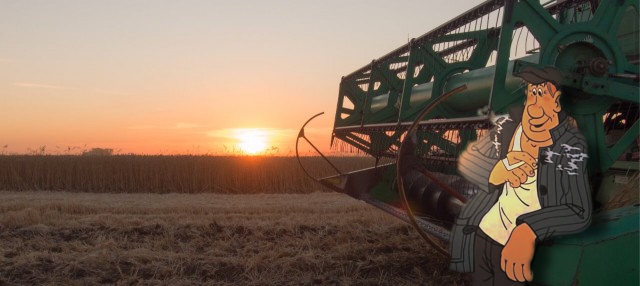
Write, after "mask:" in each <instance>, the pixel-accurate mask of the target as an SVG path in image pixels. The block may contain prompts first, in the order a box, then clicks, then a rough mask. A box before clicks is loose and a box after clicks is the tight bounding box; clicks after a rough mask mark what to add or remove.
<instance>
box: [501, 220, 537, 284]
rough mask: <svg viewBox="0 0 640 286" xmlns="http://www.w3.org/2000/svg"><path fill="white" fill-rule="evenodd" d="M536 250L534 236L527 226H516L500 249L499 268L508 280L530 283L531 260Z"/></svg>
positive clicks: (531, 273)
mask: <svg viewBox="0 0 640 286" xmlns="http://www.w3.org/2000/svg"><path fill="white" fill-rule="evenodd" d="M535 248H536V234H535V233H534V232H533V230H531V228H530V227H529V225H527V224H526V223H523V224H521V225H518V226H516V228H515V229H513V232H511V236H510V237H509V240H508V241H507V244H505V246H504V248H503V249H502V257H501V260H500V261H501V262H502V263H500V266H501V268H502V271H504V272H505V273H506V274H507V276H508V277H509V279H511V280H513V281H520V282H525V281H531V280H533V272H532V271H531V260H532V259H533V254H534V252H535Z"/></svg>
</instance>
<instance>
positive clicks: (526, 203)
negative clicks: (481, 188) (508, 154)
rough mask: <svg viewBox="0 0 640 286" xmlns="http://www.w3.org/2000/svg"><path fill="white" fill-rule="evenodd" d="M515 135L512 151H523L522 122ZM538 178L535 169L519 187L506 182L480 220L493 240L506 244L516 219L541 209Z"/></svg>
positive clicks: (482, 226) (481, 225) (484, 229)
mask: <svg viewBox="0 0 640 286" xmlns="http://www.w3.org/2000/svg"><path fill="white" fill-rule="evenodd" d="M513 136H514V140H513V147H512V148H511V151H522V148H521V147H520V138H521V136H522V124H521V125H520V126H518V130H516V133H515V134H514V135H513ZM498 164H502V162H498ZM537 178H538V170H534V174H533V176H532V177H528V178H527V181H526V182H525V183H524V184H521V185H520V186H519V187H517V188H512V187H511V185H509V183H505V184H504V188H503V189H502V194H501V195H500V197H499V198H498V202H496V204H495V205H493V207H492V208H491V209H490V210H489V212H488V213H487V214H486V215H485V216H484V217H483V218H482V220H481V221H480V229H482V231H484V232H485V233H486V234H487V235H488V236H489V237H491V238H492V239H493V240H495V241H497V242H498V243H500V244H502V245H505V244H506V243H507V241H508V240H509V237H510V236H511V232H512V231H513V229H514V228H515V227H516V219H517V218H518V217H519V216H520V215H523V214H526V213H530V212H532V211H536V210H539V209H540V201H539V199H538V187H537V184H536V181H537Z"/></svg>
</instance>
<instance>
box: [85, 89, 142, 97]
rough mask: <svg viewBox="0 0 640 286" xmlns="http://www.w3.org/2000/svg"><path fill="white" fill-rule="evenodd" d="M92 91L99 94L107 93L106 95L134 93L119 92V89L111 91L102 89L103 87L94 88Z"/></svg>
mask: <svg viewBox="0 0 640 286" xmlns="http://www.w3.org/2000/svg"><path fill="white" fill-rule="evenodd" d="M93 92H95V93H101V94H107V95H128V96H130V95H135V94H133V93H127V92H119V91H112V90H104V89H99V88H97V89H94V90H93Z"/></svg>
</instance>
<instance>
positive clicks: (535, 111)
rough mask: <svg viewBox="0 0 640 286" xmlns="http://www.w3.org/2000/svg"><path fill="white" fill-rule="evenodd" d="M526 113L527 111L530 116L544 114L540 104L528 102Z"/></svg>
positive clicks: (534, 116)
mask: <svg viewBox="0 0 640 286" xmlns="http://www.w3.org/2000/svg"><path fill="white" fill-rule="evenodd" d="M527 113H529V115H531V117H533V118H539V117H542V115H544V111H543V110H542V106H540V105H539V104H535V103H534V104H529V105H528V106H527Z"/></svg>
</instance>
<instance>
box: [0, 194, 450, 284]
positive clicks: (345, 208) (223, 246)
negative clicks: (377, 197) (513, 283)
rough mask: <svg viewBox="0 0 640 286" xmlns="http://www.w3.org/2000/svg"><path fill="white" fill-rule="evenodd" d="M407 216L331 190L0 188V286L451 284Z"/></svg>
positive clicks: (444, 268)
mask: <svg viewBox="0 0 640 286" xmlns="http://www.w3.org/2000/svg"><path fill="white" fill-rule="evenodd" d="M462 281H463V279H462V276H461V275H459V274H457V273H454V272H451V271H448V270H447V259H444V258H442V257H439V256H438V254H437V253H436V252H435V251H433V250H432V249H430V248H429V247H428V246H427V245H426V244H425V242H423V241H422V240H421V239H420V237H419V236H418V235H417V233H416V232H415V231H414V230H413V229H412V228H411V227H410V226H408V225H405V224H404V223H402V222H400V221H398V220H397V219H395V218H393V217H390V216H388V215H386V214H385V213H383V212H381V211H379V210H377V209H375V208H373V207H370V206H368V205H366V204H364V203H362V202H359V201H356V200H354V199H351V198H349V197H347V196H345V195H342V194H336V193H312V194H283V195H274V194H271V195H219V194H94V193H67V192H0V285H40V284H50V285H87V284H117V285H133V284H135V285H138V284H143V285H314V284H315V285H462V284H463V283H462Z"/></svg>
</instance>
